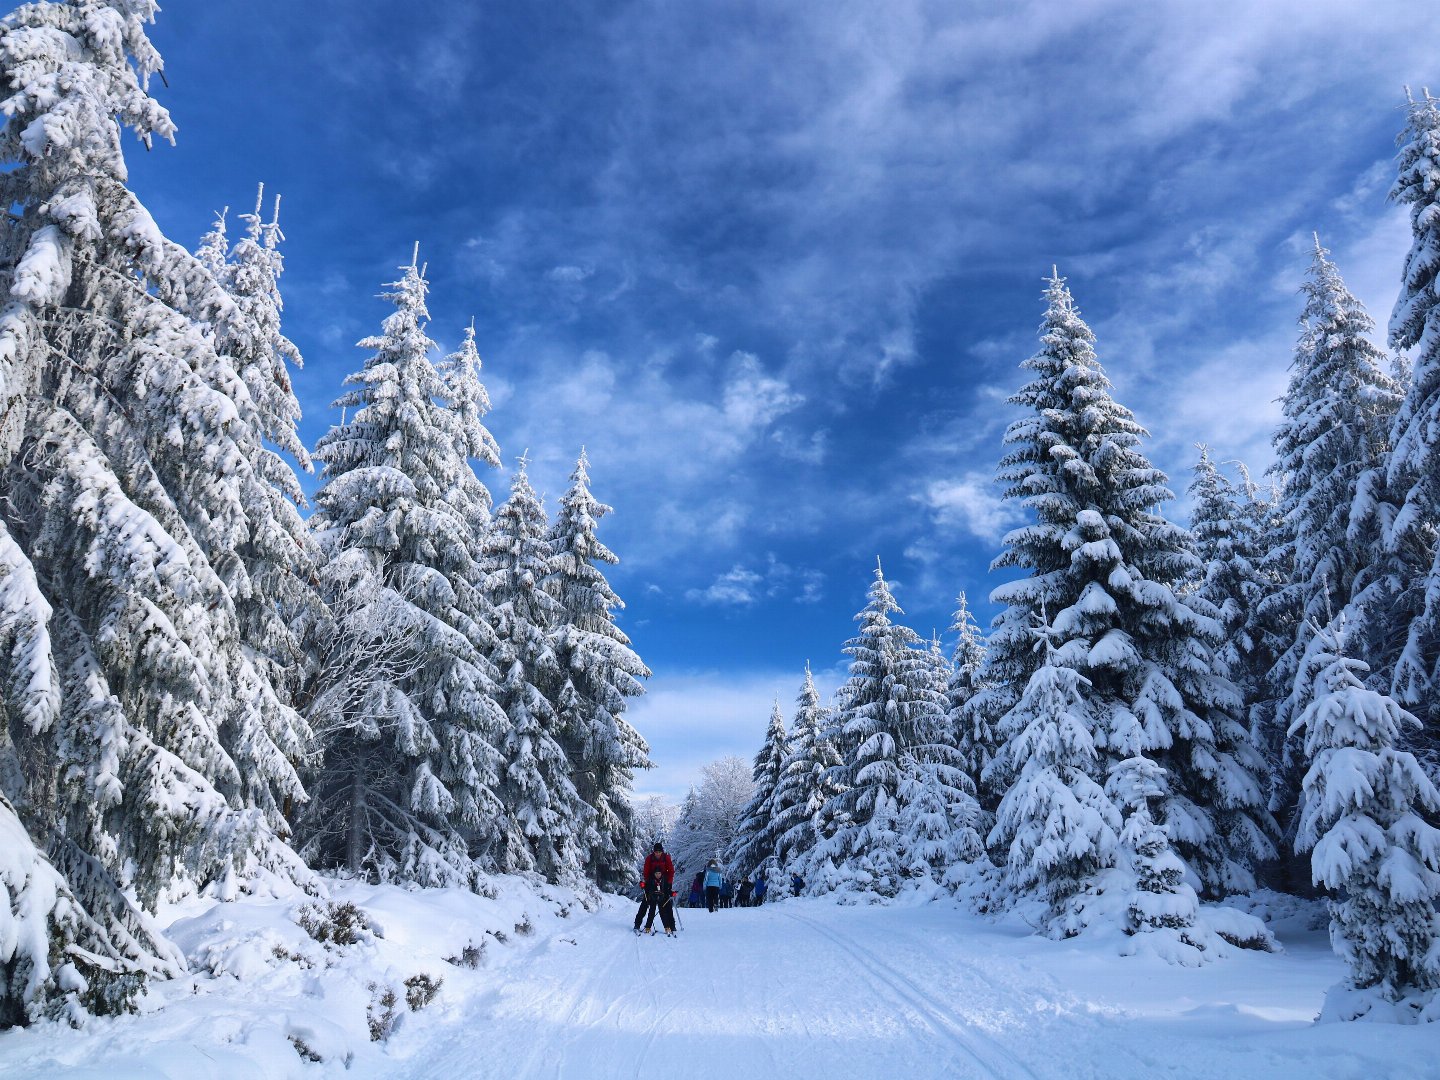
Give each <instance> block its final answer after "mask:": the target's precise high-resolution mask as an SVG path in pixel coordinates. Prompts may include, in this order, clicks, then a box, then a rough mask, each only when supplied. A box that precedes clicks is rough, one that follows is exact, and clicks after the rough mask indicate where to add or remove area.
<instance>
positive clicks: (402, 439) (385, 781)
mask: <svg viewBox="0 0 1440 1080" xmlns="http://www.w3.org/2000/svg"><path fill="white" fill-rule="evenodd" d="M403 270H404V273H403V276H402V277H401V279H400V280H399V281H397V282H394V283H393V284H392V285H391V289H392V291H391V292H389V293H387V294H386V295H385V298H386V299H387V300H389V301H390V302H391V303H392V304H393V305H394V308H395V310H394V311H393V312H392V313H391V314H390V315H389V316H388V317H387V318H386V319H385V321H384V324H383V329H382V332H381V334H379V335H378V336H374V337H369V338H366V339H364V340H363V341H361V342H360V347H361V348H363V349H368V350H370V351H371V352H370V355H369V356H368V357H367V358H366V361H365V365H364V367H363V368H362V369H361V370H360V371H359V372H358V373H356V374H354V375H351V376H349V377H348V378H347V379H346V384H347V385H349V386H351V387H353V388H354V389H352V390H350V391H349V392H347V393H346V394H344V395H343V396H342V397H341V398H340V399H339V400H338V401H337V402H336V407H338V408H343V409H345V410H347V413H348V416H347V419H346V421H345V422H344V423H342V424H340V425H339V426H338V427H335V428H332V429H331V430H330V431H329V432H328V433H327V434H326V435H325V436H324V437H323V438H322V439H321V440H320V442H319V444H318V445H317V447H316V451H315V456H316V458H318V459H319V460H320V461H322V462H323V463H324V471H323V474H322V475H323V477H324V480H325V484H324V486H323V487H322V488H321V489H320V491H319V493H318V494H317V495H316V499H315V501H316V512H315V514H314V516H313V517H312V518H311V524H312V526H313V527H314V528H315V529H316V530H317V534H318V536H319V538H320V543H321V547H322V549H323V551H324V553H325V555H326V556H327V559H326V563H325V566H324V570H323V582H324V585H325V587H326V590H327V598H328V599H329V600H330V602H331V604H332V606H333V607H335V608H336V609H337V615H338V618H339V622H340V625H339V626H338V628H337V632H336V636H335V642H332V650H331V656H332V663H331V664H330V665H329V667H328V668H327V670H326V674H327V676H328V678H327V679H326V684H325V685H321V686H318V687H317V688H316V693H315V696H316V700H317V702H322V703H334V702H337V701H338V702H339V704H338V706H336V707H332V708H329V709H327V711H326V715H325V716H324V718H323V724H322V723H321V722H320V721H317V729H319V734H320V735H321V737H322V739H323V741H324V760H323V762H322V764H321V766H320V771H319V774H318V776H317V777H316V779H315V782H314V784H313V790H312V792H311V795H312V799H311V803H310V805H309V806H308V807H307V809H306V812H305V813H304V815H303V816H302V817H301V819H300V821H299V823H298V825H297V831H298V832H299V833H300V834H301V838H302V840H303V841H304V844H305V851H306V853H307V855H308V856H309V857H310V858H311V859H312V860H313V861H314V862H316V863H319V864H320V865H326V866H343V867H345V868H347V869H348V870H349V871H350V872H352V873H363V874H367V875H369V876H372V877H375V878H379V879H383V880H400V881H407V882H414V883H417V884H421V885H475V884H476V883H477V880H478V879H477V873H478V871H479V870H480V869H481V868H482V865H488V864H478V865H477V863H476V861H475V859H474V858H473V855H474V853H475V851H476V849H478V850H479V851H481V852H485V851H488V849H489V848H490V847H493V846H494V844H495V843H496V834H497V832H498V827H497V823H498V822H500V821H501V820H502V818H503V814H502V811H501V806H500V802H499V799H498V795H497V787H498V777H497V771H496V770H497V766H498V763H499V759H498V754H497V751H496V749H495V746H496V743H497V742H498V740H499V738H500V737H501V734H502V732H503V730H504V726H505V717H504V715H503V713H502V712H501V711H500V710H499V708H498V707H497V705H496V703H495V700H496V697H497V696H498V694H499V690H498V687H497V676H496V671H495V667H494V665H493V664H492V663H491V661H490V660H489V658H488V653H489V651H490V649H491V648H492V647H493V644H494V637H493V631H492V630H491V628H490V627H489V626H488V625H487V624H486V623H484V622H483V621H482V620H479V619H476V618H475V617H474V616H473V614H472V613H471V612H470V611H469V610H467V603H466V597H465V593H464V590H465V587H466V586H468V585H470V584H471V583H472V582H473V581H474V580H475V579H476V576H477V573H478V572H477V570H476V568H475V566H474V563H473V560H472V558H471V552H472V545H473V538H472V537H471V536H470V535H469V532H468V529H469V526H470V524H471V523H470V522H469V521H467V520H466V519H465V517H464V515H463V514H462V511H461V508H457V507H456V506H454V505H452V504H451V503H450V502H449V501H448V499H447V496H449V495H450V494H451V493H453V492H454V491H455V490H457V488H459V487H460V486H461V479H460V475H459V474H460V472H461V471H462V470H466V471H468V470H469V469H470V464H469V462H468V461H467V460H466V458H465V457H464V456H463V454H464V450H465V447H466V443H465V441H464V439H463V437H462V436H461V434H460V433H459V432H457V429H456V423H455V414H454V413H453V412H451V411H450V409H449V408H448V407H447V405H446V387H445V385H444V383H443V382H442V380H441V379H440V376H439V374H438V373H437V372H436V370H435V368H434V366H433V365H432V364H431V362H430V354H431V352H432V351H433V349H434V343H433V342H432V341H431V340H430V339H429V338H428V337H426V335H425V323H426V322H427V321H428V319H429V313H428V312H427V310H426V306H425V297H426V291H427V288H428V286H427V283H426V281H425V278H424V275H423V274H422V272H421V270H420V267H419V263H418V250H417V255H416V258H415V259H413V260H412V261H411V263H410V265H409V266H407V267H404V268H403ZM336 643H339V644H340V645H341V646H342V647H343V648H344V649H345V653H342V654H336V652H335V650H334V645H335V644H336ZM347 655H348V656H370V657H372V658H373V660H372V662H371V663H369V664H367V665H365V667H364V668H363V669H358V670H357V669H356V668H354V667H353V666H352V665H351V664H350V663H348V662H347ZM337 679H338V680H340V681H341V683H342V684H348V683H349V682H350V681H351V680H355V681H357V682H358V686H357V687H356V688H355V692H348V691H349V687H348V685H341V686H339V687H337V686H336V685H335V684H334V680H337Z"/></svg>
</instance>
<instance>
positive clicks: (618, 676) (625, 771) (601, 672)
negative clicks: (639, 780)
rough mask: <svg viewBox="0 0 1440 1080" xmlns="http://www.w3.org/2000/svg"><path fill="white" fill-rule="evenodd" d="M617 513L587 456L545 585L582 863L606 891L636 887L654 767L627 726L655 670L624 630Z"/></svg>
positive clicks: (558, 518)
mask: <svg viewBox="0 0 1440 1080" xmlns="http://www.w3.org/2000/svg"><path fill="white" fill-rule="evenodd" d="M610 510H611V508H610V507H608V506H606V505H605V504H604V503H602V502H599V501H598V500H597V499H596V498H595V497H594V496H593V495H592V494H591V493H590V462H589V459H588V458H587V457H586V456H585V452H584V451H583V450H582V451H581V452H580V460H579V461H577V462H576V463H575V471H574V472H572V473H571V474H570V487H569V490H567V491H566V492H565V494H564V496H562V497H561V499H560V509H559V512H558V513H557V514H556V515H555V524H554V527H553V528H552V529H551V530H550V546H551V555H552V558H551V562H550V574H549V576H548V577H547V578H546V579H545V588H546V589H547V590H548V591H549V592H550V594H551V595H553V596H554V597H555V599H556V600H557V601H558V604H559V610H558V613H557V615H556V622H555V625H554V628H553V630H552V631H551V638H552V642H553V645H552V648H553V650H554V654H555V664H556V671H557V675H558V678H559V689H558V690H557V691H556V692H555V693H554V700H555V705H556V710H557V714H558V715H557V719H558V722H559V731H560V743H561V746H562V748H563V749H564V750H565V753H566V756H567V758H568V760H569V763H570V767H571V770H572V775H573V779H574V783H575V788H576V792H577V794H578V796H579V799H580V801H581V803H582V804H583V805H584V806H585V807H586V808H587V816H588V818H589V822H590V825H589V828H588V829H585V830H584V831H583V832H582V833H580V834H579V836H578V837H577V839H578V840H579V842H580V848H581V850H580V853H579V857H580V860H581V863H582V864H583V865H584V866H585V867H586V869H587V873H588V874H589V875H590V877H591V878H592V879H593V880H595V881H596V882H598V883H600V884H601V885H618V884H619V883H621V882H624V881H628V880H629V875H630V874H631V872H632V868H631V867H630V861H631V860H630V855H631V852H632V849H633V848H634V844H635V839H634V836H633V835H632V834H633V830H634V825H633V823H632V821H631V811H630V792H631V788H632V786H633V784H634V778H635V773H636V771H637V770H640V769H646V768H649V767H650V748H649V746H648V745H647V744H646V742H645V740H644V739H643V738H642V737H641V736H640V733H639V732H637V731H636V730H635V728H634V727H632V726H631V724H630V723H629V722H628V721H627V720H626V719H625V711H626V709H627V708H628V704H629V699H630V698H632V697H636V696H638V695H640V694H642V693H644V690H645V687H644V683H643V682H642V681H641V680H642V679H646V678H649V676H650V669H649V668H647V667H646V666H645V665H644V664H643V663H641V661H640V658H639V657H638V656H636V655H635V652H634V650H633V649H631V647H630V639H629V638H628V637H626V636H625V633H624V631H622V630H621V629H620V628H619V626H617V625H616V622H615V617H616V612H617V611H619V610H620V609H623V608H624V606H625V605H624V604H623V603H622V602H621V600H620V598H619V597H618V596H617V595H616V594H615V591H614V590H613V589H612V588H611V587H610V583H609V582H608V581H606V580H605V575H604V573H603V572H602V571H601V569H600V567H601V565H610V566H613V565H615V564H616V563H617V562H619V559H618V558H616V556H615V554H614V552H612V551H611V550H610V549H609V548H607V547H606V546H605V545H604V544H602V543H601V542H600V540H599V537H597V536H596V527H597V524H598V522H599V521H600V519H601V518H602V517H604V516H605V515H606V514H608V513H610Z"/></svg>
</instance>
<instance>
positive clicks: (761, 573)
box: [685, 552, 825, 607]
mask: <svg viewBox="0 0 1440 1080" xmlns="http://www.w3.org/2000/svg"><path fill="white" fill-rule="evenodd" d="M824 585H825V575H824V574H822V573H820V572H819V571H818V570H811V569H807V568H801V569H796V568H795V567H793V566H790V565H789V564H788V563H784V562H781V561H780V560H779V559H778V558H776V557H775V553H774V552H767V553H766V556H765V563H764V565H763V566H761V567H760V568H759V569H758V570H755V569H752V568H750V567H748V566H745V565H743V564H740V563H737V564H736V565H734V566H732V567H731V568H730V569H729V570H727V571H725V572H724V573H723V574H721V575H720V576H719V577H717V578H716V579H715V580H714V581H713V582H711V583H710V585H708V586H707V587H706V588H704V589H690V590H688V591H687V592H686V593H685V598H686V599H687V600H692V601H695V602H697V603H702V604H716V605H721V606H736V607H748V606H750V605H751V604H756V603H759V602H761V601H763V600H774V599H780V598H788V599H791V600H793V601H794V602H795V603H797V604H813V603H816V602H818V601H819V600H821V599H822V598H823V597H824Z"/></svg>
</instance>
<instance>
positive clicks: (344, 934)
mask: <svg viewBox="0 0 1440 1080" xmlns="http://www.w3.org/2000/svg"><path fill="white" fill-rule="evenodd" d="M295 921H296V922H298V923H299V924H300V926H301V928H302V929H303V930H304V931H305V932H306V933H307V934H309V935H310V936H311V937H312V938H314V939H315V940H316V941H318V942H320V944H322V945H339V946H345V945H354V944H355V943H356V942H359V941H362V940H364V939H365V938H366V937H369V936H370V935H371V934H372V933H373V931H372V929H371V927H370V921H369V920H368V919H367V918H366V917H365V912H363V911H361V910H360V909H359V908H358V907H356V906H355V905H354V904H352V903H350V902H349V901H346V902H345V903H342V904H336V903H315V904H306V905H305V906H304V907H302V908H301V909H300V911H299V912H298V914H297V916H296V920H295Z"/></svg>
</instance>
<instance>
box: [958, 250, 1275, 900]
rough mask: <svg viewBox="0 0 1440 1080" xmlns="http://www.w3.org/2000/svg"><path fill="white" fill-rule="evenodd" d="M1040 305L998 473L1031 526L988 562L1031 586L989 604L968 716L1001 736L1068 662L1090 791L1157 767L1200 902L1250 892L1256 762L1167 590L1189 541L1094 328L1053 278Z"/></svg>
mask: <svg viewBox="0 0 1440 1080" xmlns="http://www.w3.org/2000/svg"><path fill="white" fill-rule="evenodd" d="M1046 300H1047V310H1046V314H1045V320H1044V323H1043V326H1042V334H1041V348H1040V351H1039V352H1037V353H1036V354H1035V355H1034V356H1032V357H1031V358H1030V359H1029V360H1027V361H1026V362H1025V365H1024V366H1025V367H1027V368H1028V369H1029V370H1030V371H1031V372H1033V373H1034V377H1033V378H1032V380H1031V381H1030V382H1029V383H1028V384H1027V385H1026V386H1025V387H1024V388H1023V389H1022V390H1021V391H1020V392H1019V393H1017V394H1016V395H1015V396H1014V397H1013V398H1012V399H1011V400H1012V402H1014V403H1015V404H1017V405H1020V406H1022V407H1024V408H1025V409H1026V412H1027V415H1026V416H1024V417H1022V418H1021V419H1019V420H1016V421H1015V422H1014V423H1012V424H1011V425H1010V427H1009V429H1008V430H1007V432H1006V435H1005V443H1006V445H1007V447H1008V448H1009V449H1008V451H1007V453H1006V455H1005V457H1004V458H1003V459H1002V460H1001V464H1000V473H999V475H1000V479H1001V480H1002V482H1004V483H1005V484H1006V485H1007V487H1006V492H1005V495H1006V498H1009V499H1014V500H1018V501H1019V502H1020V503H1021V505H1022V506H1024V507H1025V509H1026V510H1027V512H1028V513H1029V514H1030V515H1031V518H1032V520H1031V523H1030V524H1028V525H1026V526H1023V527H1021V528H1019V529H1016V530H1015V531H1013V532H1012V533H1010V535H1009V536H1008V537H1007V549H1006V551H1005V552H1004V553H1003V554H1002V555H1001V556H1000V557H999V558H998V559H996V560H995V567H996V568H997V569H1000V568H1014V569H1017V570H1020V571H1022V572H1023V573H1024V575H1025V576H1023V577H1021V578H1019V579H1018V580H1016V581H1013V582H1011V583H1009V584H1007V585H1003V586H1001V587H1000V588H998V589H996V590H995V592H994V593H993V594H992V599H993V600H994V601H995V602H997V603H1001V604H1004V605H1006V608H1005V611H1004V612H1002V614H1001V615H1000V616H999V618H998V619H997V620H996V625H995V629H994V632H993V633H992V634H991V636H990V671H991V673H992V674H993V675H994V677H995V679H996V685H995V686H994V687H992V688H990V689H988V690H987V691H985V693H984V694H982V695H981V696H980V698H979V699H978V700H979V702H980V705H979V707H982V708H985V709H986V712H987V715H988V716H990V717H994V718H995V720H996V722H997V723H998V726H999V730H1000V733H1001V734H1002V735H1003V736H1004V737H1005V738H1006V739H1007V740H1009V741H1010V742H1013V741H1014V740H1016V739H1018V738H1020V737H1021V735H1022V733H1023V731H1024V730H1025V728H1026V726H1027V725H1028V724H1029V717H1030V715H1031V712H1032V711H1033V710H1029V711H1027V710H1021V711H1020V712H1014V711H1013V710H1014V709H1015V708H1016V707H1017V705H1018V698H1017V694H1019V693H1020V688H1025V687H1027V686H1028V685H1029V684H1030V681H1031V679H1032V677H1033V676H1034V674H1035V672H1036V671H1037V670H1039V668H1040V667H1041V666H1042V665H1043V664H1047V663H1048V664H1049V665H1050V666H1056V667H1061V668H1070V669H1072V670H1074V671H1075V672H1077V673H1078V674H1080V675H1081V676H1083V677H1084V682H1083V683H1081V684H1079V685H1080V686H1083V697H1084V700H1085V703H1086V708H1085V710H1083V712H1082V713H1081V714H1080V715H1083V716H1084V717H1085V718H1086V722H1088V723H1090V724H1091V725H1092V728H1091V731H1090V741H1091V743H1092V744H1093V746H1094V747H1095V748H1096V749H1097V751H1099V753H1098V754H1097V757H1096V758H1095V760H1094V761H1093V762H1092V763H1091V765H1090V766H1089V767H1088V770H1084V771H1085V772H1086V783H1087V784H1093V785H1099V786H1102V787H1103V785H1104V784H1105V782H1106V780H1107V778H1108V774H1109V771H1110V769H1111V767H1112V766H1114V765H1116V764H1118V763H1119V762H1120V761H1123V760H1125V759H1127V758H1131V757H1136V756H1143V757H1146V758H1149V759H1150V760H1152V761H1154V762H1155V763H1156V764H1158V765H1160V766H1161V767H1162V768H1163V769H1164V774H1163V775H1164V782H1165V784H1166V785H1167V790H1165V792H1164V793H1163V795H1159V796H1156V798H1155V802H1154V804H1153V806H1152V807H1151V809H1153V811H1154V814H1155V820H1156V822H1157V823H1158V824H1159V826H1160V827H1161V828H1162V829H1163V830H1164V833H1165V835H1166V837H1168V839H1169V842H1170V843H1171V844H1172V845H1174V847H1175V849H1176V851H1177V853H1178V854H1179V855H1180V856H1181V858H1183V859H1184V860H1185V861H1186V862H1187V864H1188V865H1189V866H1190V867H1191V869H1193V870H1194V871H1195V873H1196V874H1197V875H1198V876H1199V878H1200V880H1201V881H1202V882H1203V883H1204V885H1205V887H1206V888H1207V889H1208V890H1209V891H1211V892H1215V893H1222V892H1226V891H1230V890H1235V889H1244V888H1247V887H1250V886H1252V885H1253V878H1252V877H1251V875H1250V868H1251V867H1252V866H1254V865H1255V864H1256V863H1258V862H1259V861H1261V860H1263V859H1265V858H1268V857H1270V856H1271V855H1273V847H1272V845H1271V841H1270V835H1271V833H1272V831H1273V825H1272V823H1271V822H1270V820H1269V817H1268V815H1267V813H1266V812H1265V809H1264V807H1263V797H1262V793H1261V789H1260V785H1259V781H1258V778H1257V777H1258V775H1259V773H1260V772H1261V770H1262V769H1263V764H1262V762H1261V761H1260V760H1259V758H1258V755H1257V754H1256V752H1255V751H1254V749H1253V747H1252V746H1251V745H1250V743H1249V738H1248V733H1247V732H1246V731H1245V729H1244V726H1243V725H1242V724H1241V723H1240V720H1239V712H1240V702H1239V700H1238V697H1237V695H1236V693H1235V688H1234V686H1233V684H1231V683H1230V682H1229V680H1228V679H1226V678H1225V677H1224V676H1223V675H1219V674H1217V673H1216V670H1215V669H1216V663H1215V658H1214V648H1215V647H1216V646H1217V645H1218V644H1219V626H1218V624H1217V623H1216V621H1215V618H1214V617H1213V609H1212V608H1211V607H1210V605H1209V604H1207V603H1205V602H1204V601H1203V600H1201V599H1198V598H1190V599H1188V600H1187V599H1183V598H1182V597H1181V596H1180V595H1179V594H1178V593H1177V590H1178V589H1179V587H1180V586H1181V585H1182V584H1183V583H1184V582H1185V581H1186V580H1187V579H1193V577H1194V576H1195V575H1196V574H1197V573H1198V570H1199V567H1198V562H1197V560H1196V557H1195V555H1194V552H1193V549H1192V546H1191V542H1190V539H1189V536H1188V534H1187V533H1186V532H1185V531H1184V530H1182V529H1180V528H1178V527H1176V526H1175V525H1172V524H1170V523H1169V522H1167V521H1165V519H1164V518H1162V517H1161V516H1160V515H1159V514H1158V513H1157V512H1156V507H1157V506H1158V504H1159V503H1161V502H1163V501H1165V500H1166V499H1169V498H1170V497H1171V495H1170V492H1169V491H1168V490H1167V489H1166V488H1165V476H1164V474H1162V473H1161V472H1160V471H1159V470H1157V469H1155V468H1154V467H1153V466H1152V465H1151V464H1150V462H1149V461H1148V460H1147V459H1146V458H1145V455H1144V454H1143V452H1142V451H1141V449H1140V441H1141V439H1142V438H1144V437H1145V436H1146V434H1147V433H1146V432H1145V431H1144V429H1143V428H1141V427H1140V425H1139V424H1137V423H1136V422H1135V420H1134V418H1133V417H1132V416H1131V414H1130V412H1129V411H1128V410H1127V409H1125V408H1124V407H1123V406H1122V405H1120V404H1119V403H1117V402H1116V401H1115V400H1114V398H1113V397H1112V396H1111V395H1110V392H1109V385H1110V384H1109V381H1108V379H1106V377H1105V374H1104V372H1103V370H1102V369H1101V367H1100V364H1099V362H1098V360H1097V359H1096V357H1095V352H1094V347H1093V341H1094V335H1093V334H1092V333H1091V331H1090V328H1089V327H1088V326H1086V325H1085V323H1084V321H1083V320H1082V319H1081V317H1080V313H1079V311H1078V310H1077V309H1076V307H1075V303H1074V300H1073V299H1072V297H1071V295H1070V291H1069V289H1068V288H1067V287H1066V286H1065V283H1064V281H1063V280H1062V279H1060V278H1059V277H1058V276H1057V277H1052V278H1051V279H1050V281H1049V284H1048V288H1047V290H1046ZM1037 625H1048V627H1049V630H1048V640H1049V642H1050V644H1049V646H1048V647H1049V648H1050V649H1052V650H1053V656H1051V657H1050V659H1049V660H1048V661H1047V660H1046V655H1049V654H1039V653H1037V651H1036V649H1035V648H1034V627H1035V626H1037ZM1075 692H1082V691H1078V690H1077V691H1075ZM1024 761H1025V755H1023V754H1017V753H1016V752H1015V751H1014V750H1013V749H1011V750H1007V752H1006V753H1004V754H1002V755H1000V756H998V757H997V758H996V760H995V762H994V763H992V765H991V767H990V769H989V771H988V772H987V774H986V780H987V782H989V783H994V784H997V785H999V786H1000V787H1002V788H1008V787H1009V786H1010V784H1011V782H1012V780H1013V779H1014V778H1015V777H1016V775H1017V770H1018V769H1019V768H1020V766H1021V765H1022V764H1023V763H1024ZM1070 775H1072V776H1074V777H1076V778H1077V779H1078V776H1079V773H1076V772H1072V773H1071V774H1070ZM1148 800H1149V796H1147V804H1148Z"/></svg>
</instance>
